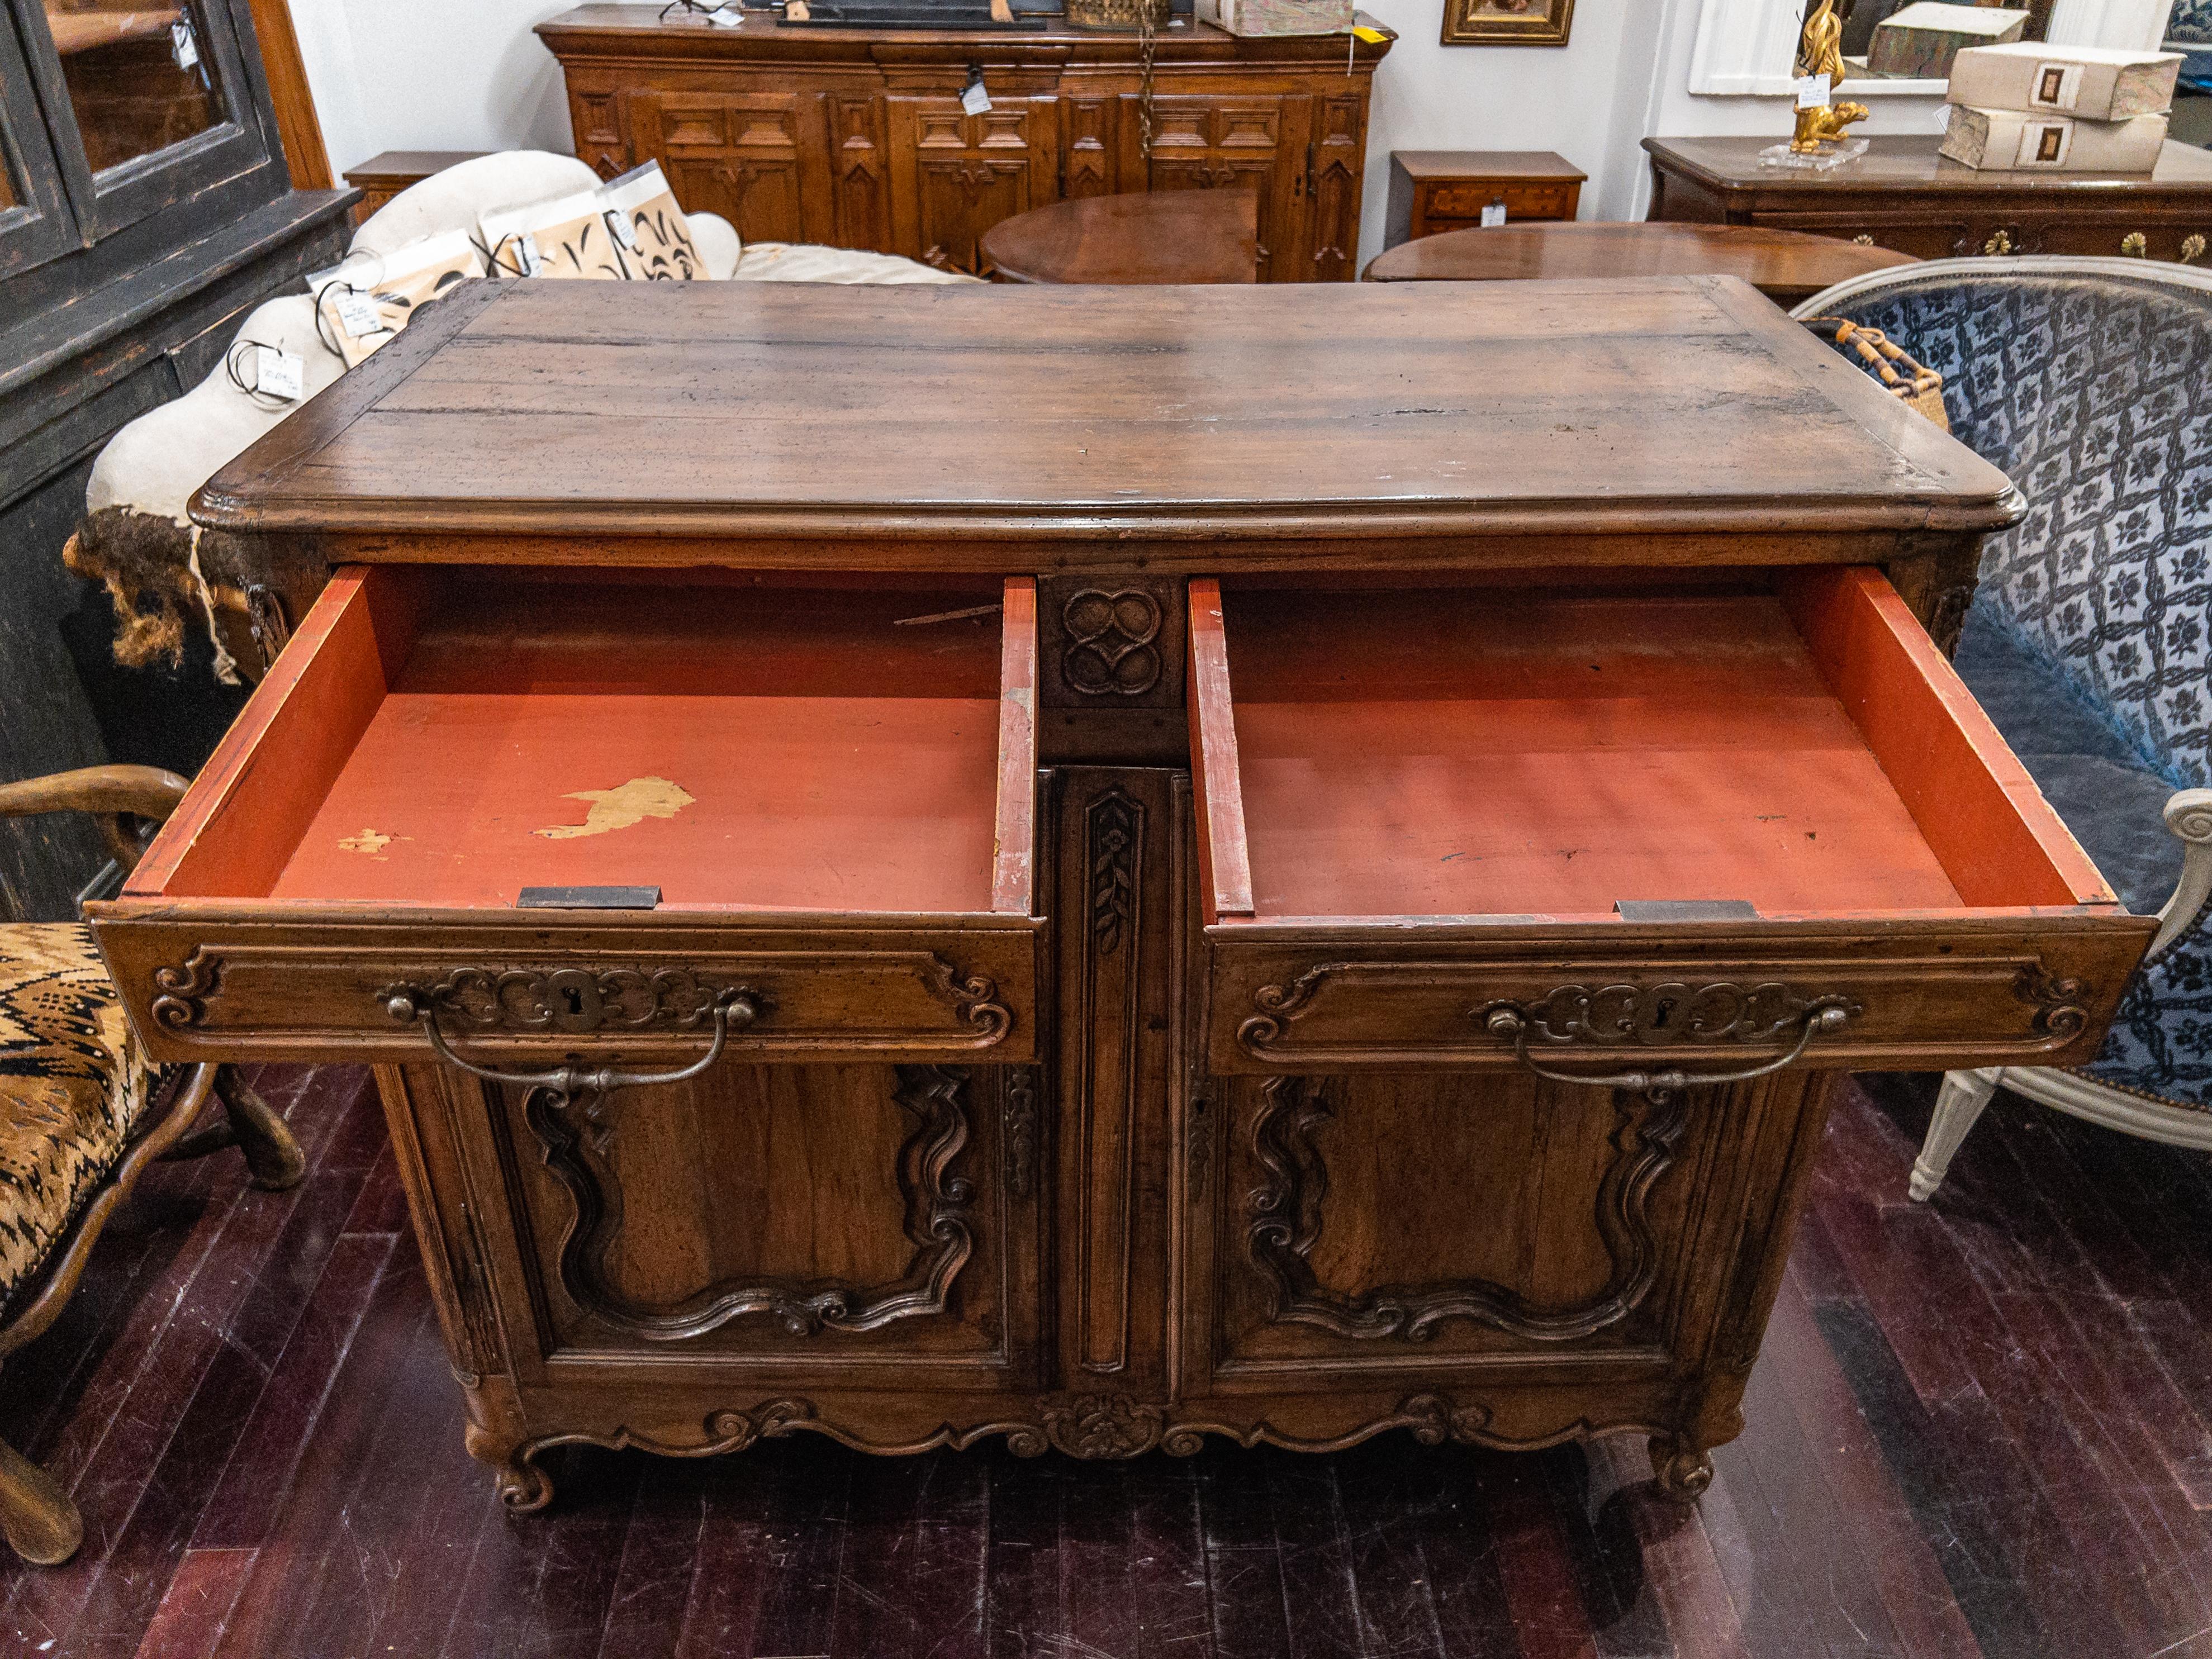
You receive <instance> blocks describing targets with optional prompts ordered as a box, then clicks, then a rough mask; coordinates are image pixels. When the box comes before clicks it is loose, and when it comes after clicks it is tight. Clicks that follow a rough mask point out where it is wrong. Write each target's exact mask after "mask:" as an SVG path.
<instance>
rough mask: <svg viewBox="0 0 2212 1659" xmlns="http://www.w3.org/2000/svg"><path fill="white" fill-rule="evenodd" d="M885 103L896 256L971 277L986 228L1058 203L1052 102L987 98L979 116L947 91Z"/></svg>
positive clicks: (1056, 107)
mask: <svg viewBox="0 0 2212 1659" xmlns="http://www.w3.org/2000/svg"><path fill="white" fill-rule="evenodd" d="M885 106H886V108H887V110H888V112H889V115H890V123H889V125H890V140H891V142H890V151H891V184H892V188H891V201H890V211H891V243H892V247H893V249H894V251H895V252H900V253H903V254H905V255H907V256H908V258H915V259H921V260H922V261H924V262H925V263H927V264H933V265H937V266H939V267H942V268H944V269H946V270H965V271H971V272H972V271H975V270H978V269H979V268H980V266H981V254H980V252H979V251H978V249H977V246H976V244H977V242H978V240H980V239H981V236H982V234H983V233H984V232H985V231H987V230H988V229H990V228H991V227H992V226H993V225H995V224H997V223H998V222H999V221H1000V220H1001V219H1011V218H1012V217H1013V216H1014V215H1016V214H1018V213H1027V212H1028V211H1029V210H1030V209H1031V208H1037V207H1042V206H1044V205H1045V204H1047V203H1048V202H1052V201H1054V200H1056V199H1058V197H1059V184H1060V179H1059V173H1060V100H1058V99H1056V98H994V99H993V100H991V107H990V108H989V109H987V110H986V111H984V112H982V113H981V114H980V115H970V114H969V113H968V112H966V111H964V110H963V109H962V108H961V106H960V100H959V99H958V98H957V97H954V96H950V95H946V96H941V97H940V96H910V95H906V94H893V95H892V96H891V97H890V98H889V99H887V100H885Z"/></svg>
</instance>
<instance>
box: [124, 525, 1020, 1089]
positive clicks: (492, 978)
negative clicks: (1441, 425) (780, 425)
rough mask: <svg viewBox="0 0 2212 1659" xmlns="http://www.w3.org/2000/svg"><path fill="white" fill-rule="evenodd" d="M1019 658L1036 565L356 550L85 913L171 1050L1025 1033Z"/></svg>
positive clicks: (1000, 1052) (836, 1051) (670, 1059)
mask: <svg viewBox="0 0 2212 1659" xmlns="http://www.w3.org/2000/svg"><path fill="white" fill-rule="evenodd" d="M994 601H995V603H994ZM1035 688H1036V620H1035V593H1034V588H1033V585H1032V584H1031V583H1030V582H1029V581H1028V580H1026V579H1023V580H1016V581H1012V582H1009V583H1006V584H1005V585H1003V586H1002V587H1001V586H990V587H987V588H984V589H982V590H981V591H980V592H979V591H975V590H967V589H961V588H958V587H952V588H934V587H933V588H928V589H921V590H915V591H906V590H890V591H869V592H849V591H848V592H839V593H837V594H836V595H834V596H829V595H824V594H822V593H819V592H809V591H806V590H805V589H799V588H793V589H775V588H769V589H762V588H754V587H739V586H728V585H726V586H694V587H684V586H674V585H671V584H669V583H665V582H661V581H657V580H627V581H614V582H611V581H603V580H598V579H596V578H594V577H592V576H591V575H589V574H580V575H577V576H575V577H574V578H569V577H562V578H561V579H559V580H550V579H549V580H534V579H532V577H531V576H530V575H528V574H525V575H522V576H504V577H481V578H480V577H477V576H472V575H470V574H466V573H465V572H461V571H458V570H455V569H453V568H428V567H422V568H400V567H376V568H366V569H357V570H350V571H346V572H342V573H341V574H339V575H338V576H337V578H336V579H335V580H333V581H332V583H331V586H330V587H329V588H328V589H327V590H326V591H325V594H324V596H323V598H322V599H321V600H320V601H319V602H318V604H317V605H316V606H315V608H314V610H313V612H311V614H310V615H309V616H308V617H307V621H306V623H304V624H303V625H302V626H301V629H300V631H299V633H298V634H297V635H295V637H294V638H293V640H292V642H291V644H290V645H289V647H287V649H286V651H285V652H284V653H283V657H282V658H281V659H280V660H279V661H278V663H277V665H276V669H275V670H274V671H272V672H271V673H270V675H269V677H268V678H266V679H265V680H264V683H263V684H262V685H261V687H260V689H259V690H258V691H257V692H256V693H255V696H254V697H253V700H252V702H250V703H249V704H248V705H247V708H246V713H245V714H243V715H242V716H241V717H240V720H239V723H238V725H237V726H235V727H234V730H233V731H232V732H231V734H230V735H229V736H228V738H226V739H225V741H224V744H223V747H222V749H221V750H219V751H218V752H217V754H216V758H215V759H214V760H213V761H212V762H210V764H209V765H208V767H207V769H205V770H204V772H203V773H202V774H201V775H200V778H199V780H198V781H197V783H196V784H195V785H194V787H193V789H192V792H191V794H190V795H188V796H187V798H186V799H185V803H184V805H182V807H181V808H180V809H179V811H178V812H177V814H176V816H175V817H173V818H172V819H171V821H170V823H169V824H168V825H167V828H166V829H164V830H163V832H162V835H161V837H160V838H159V839H158V840H157V842H155V846H154V848H152V849H151V850H150V851H149V854H148V856H147V858H146V859H145V860H144V861H143V863H142V864H141V865H140V866H139V868H138V870H137V872H136V873H135V874H134V875H133V877H132V878H131V883H130V884H129V885H128V886H127V887H126V889H125V893H124V896H122V897H121V898H119V899H118V900H116V901H114V902H112V903H110V904H107V905H106V906H103V907H102V908H101V910H100V915H98V916H97V917H96V918H95V919H94V926H95V927H96V928H97V930H98V932H99V934H100V939H101V941H102V945H103V949H105V950H106V952H107V954H108V958H109V961H110V963H111V964H112V968H113V969H114V972H115V974H116V977H117V982H118V985H120V986H121V987H123V988H124V991H125V995H126V997H127V998H128V999H129V1000H130V1003H131V1010H132V1013H133V1015H134V1017H135V1018H136V1019H137V1022H138V1024H139V1026H140V1028H141V1030H142V1031H143V1034H144V1036H145V1037H146V1039H147V1041H148V1042H149V1046H150V1047H151V1048H153V1049H154V1051H155V1053H156V1054H161V1055H162V1056H164V1057H166V1058H172V1059H185V1058H192V1057H197V1058H214V1057H226V1056H231V1055H246V1054H261V1055H267V1056H271V1057H274V1056H294V1057H299V1058H313V1057H322V1056H327V1057H329V1058H332V1059H340V1058H343V1059H352V1060H359V1059H362V1058H377V1059H389V1060H406V1059H414V1060H428V1059H430V1058H432V1057H434V1056H435V1055H436V1054H439V1053H440V1052H441V1050H442V1051H444V1052H446V1053H448V1054H452V1055H453V1056H455V1057H457V1058H459V1059H460V1060H478V1061H484V1062H494V1061H495V1062H498V1063H500V1064H502V1065H504V1064H508V1063H512V1062H514V1061H517V1060H534V1061H535V1063H538V1064H541V1065H542V1064H543V1063H544V1061H545V1060H546V1058H547V1057H549V1056H552V1055H559V1054H581V1055H598V1056H621V1057H623V1059H624V1060H626V1061H627V1060H629V1057H631V1056H638V1057H641V1058H640V1061H639V1063H641V1064H647V1063H649V1064H650V1065H652V1066H655V1067H658V1068H660V1069H666V1068H667V1067H668V1066H670V1065H671V1064H681V1063H683V1062H684V1060H696V1059H698V1058H699V1057H701V1056H702V1055H703V1054H706V1053H707V1052H708V1051H709V1050H712V1051H714V1052H716V1053H721V1052H726V1053H728V1054H731V1055H732V1056H735V1057H743V1058H750V1059H756V1060H759V1059H776V1060H822V1059H830V1058H836V1057H839V1056H848V1055H849V1056H853V1057H855V1058H877V1057H880V1058H886V1059H890V1058H897V1059H908V1060H942V1061H963V1062H966V1061H973V1062H976V1063H983V1062H989V1063H1006V1062H1011V1061H1014V1060H1024V1059H1027V1058H1028V1057H1029V1056H1030V1054H1033V1053H1034V1051H1035V1046H1036V1032H1035V1029H1034V1027H1035V1008H1036V955H1037V949H1038V941H1039V929H1040V924H1039V923H1038V921H1036V918H1035V916H1034V914H1033V912H1034V908H1035V907H1034V905H1033V904H1032V902H1031V896H1030V866H1031V860H1032V843H1033V840H1034V832H1033V829H1032V828H1031V824H1032V817H1033V813H1034V811H1035V799H1036V748H1035V739H1034V732H1033V716H1034V709H1035V697H1036V689H1035Z"/></svg>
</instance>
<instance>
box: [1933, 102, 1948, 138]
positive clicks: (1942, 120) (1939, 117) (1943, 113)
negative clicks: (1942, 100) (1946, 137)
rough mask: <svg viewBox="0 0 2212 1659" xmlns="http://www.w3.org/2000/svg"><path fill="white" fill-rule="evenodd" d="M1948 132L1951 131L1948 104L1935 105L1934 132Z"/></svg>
mask: <svg viewBox="0 0 2212 1659" xmlns="http://www.w3.org/2000/svg"><path fill="white" fill-rule="evenodd" d="M1950 130H1951V106H1949V105H1948V104H1938V105H1936V131H1938V132H1948V131H1950Z"/></svg>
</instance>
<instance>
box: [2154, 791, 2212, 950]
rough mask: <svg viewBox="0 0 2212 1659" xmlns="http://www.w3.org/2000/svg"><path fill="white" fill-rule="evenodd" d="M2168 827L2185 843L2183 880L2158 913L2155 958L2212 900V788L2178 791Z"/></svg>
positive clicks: (2171, 802)
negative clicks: (2206, 903) (2207, 902)
mask: <svg viewBox="0 0 2212 1659" xmlns="http://www.w3.org/2000/svg"><path fill="white" fill-rule="evenodd" d="M2166 828H2167V829H2171V830H2172V831H2173V833H2174V834H2175V835H2177V836H2179V837H2180V838H2181V840H2182V842H2183V852H2182V855H2181V879H2180V880H2179V881H2178V882H2176V883H2175V884H2174V886H2173V896H2172V898H2170V899H2168V900H2166V904H2165V907H2164V908H2162V909H2160V911H2159V913H2158V937H2157V938H2155V939H2153V940H2151V942H2150V950H2149V951H2148V956H2151V957H2154V956H2156V955H2158V954H2159V952H2160V951H2163V950H2165V949H2166V946H2167V945H2171V944H2172V943H2173V941H2174V940H2176V939H2179V938H2180V937H2181V936H2182V935H2183V934H2184V933H2187V932H2188V931H2189V930H2190V928H2191V927H2193V926H2195V924H2196V921H2197V917H2198V916H2199V915H2203V910H2204V904H2205V901H2206V900H2208V899H2212V789H2177V790H2176V791H2174V793H2173V794H2172V796H2171V797H2169V798H2168V799H2167V800H2166ZM2146 959H2148V958H2146Z"/></svg>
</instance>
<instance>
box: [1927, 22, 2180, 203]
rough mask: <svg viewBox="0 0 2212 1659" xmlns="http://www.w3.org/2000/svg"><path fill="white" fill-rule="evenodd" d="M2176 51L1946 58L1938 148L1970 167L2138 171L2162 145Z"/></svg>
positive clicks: (1979, 52)
mask: <svg viewBox="0 0 2212 1659" xmlns="http://www.w3.org/2000/svg"><path fill="white" fill-rule="evenodd" d="M2180 71H2181V54H2180V53H2179V52H2124V51H2118V50H2115V49H2112V48H2110V47H2105V46H2049V45H2046V44H2045V43H2044V42H2042V41H2038V40H2029V41H2022V42H2020V43H2018V44H2016V45H2013V46H1975V47H1972V48H1970V49H1969V50H1967V51H1965V52H1960V54H1959V55H1958V57H1957V58H1955V59H1954V60H1953V62H1952V64H1951V88H1950V91H1949V92H1948V94H1945V95H1946V97H1947V98H1948V100H1950V104H1951V125H1950V126H1949V128H1948V130H1947V131H1946V133H1945V136H1944V139H1943V154H1944V155H1948V156H1949V157H1950V158H1951V159H1952V160H1953V161H1963V162H1964V163H1966V166H1968V167H1996V168H2006V169H2015V170H2019V171H2023V172H2037V173H2148V172H2149V171H2150V170H2151V169H2152V168H2153V167H2156V166H2157V165H2158V157H2159V152H2160V150H2161V149H2164V148H2165V146H2166V120H2167V112H2169V111H2170V110H2172V107H2173V87H2174V82H2175V80H2176V78H2177V77H2178V76H2179V74H2180Z"/></svg>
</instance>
